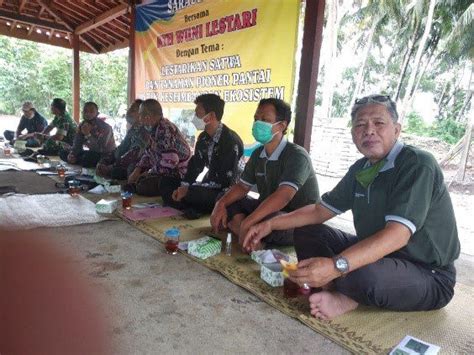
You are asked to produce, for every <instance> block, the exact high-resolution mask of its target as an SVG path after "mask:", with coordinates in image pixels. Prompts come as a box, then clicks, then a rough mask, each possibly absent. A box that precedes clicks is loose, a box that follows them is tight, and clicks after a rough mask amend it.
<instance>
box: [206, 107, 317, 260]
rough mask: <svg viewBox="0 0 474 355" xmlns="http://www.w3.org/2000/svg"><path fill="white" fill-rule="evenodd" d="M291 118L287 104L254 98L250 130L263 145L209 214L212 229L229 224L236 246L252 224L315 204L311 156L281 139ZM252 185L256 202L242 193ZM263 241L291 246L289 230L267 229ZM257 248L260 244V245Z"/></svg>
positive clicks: (315, 195)
mask: <svg viewBox="0 0 474 355" xmlns="http://www.w3.org/2000/svg"><path fill="white" fill-rule="evenodd" d="M290 121H291V108H290V106H289V105H288V104H287V103H285V102H284V101H282V100H279V99H274V98H269V99H263V100H261V101H260V102H259V105H258V107H257V111H256V112H255V116H254V123H253V128H252V134H253V136H254V138H255V140H256V141H257V142H260V143H261V144H263V145H262V146H261V147H258V148H257V149H256V150H255V151H254V152H253V153H252V156H251V157H250V160H249V161H248V162H247V164H246V166H245V170H244V172H243V174H242V176H241V178H240V181H239V183H237V184H235V185H233V186H232V187H231V188H230V190H228V191H227V192H226V194H225V195H224V196H223V197H222V198H221V199H220V200H218V201H217V203H216V205H215V207H214V210H213V212H212V215H211V225H212V227H213V228H214V229H215V230H217V229H219V228H221V227H229V229H230V230H231V231H232V232H233V233H234V234H235V235H238V236H239V243H240V244H241V245H243V241H244V236H245V234H246V233H247V231H248V229H249V228H250V227H251V226H253V225H254V224H256V223H258V222H260V221H262V220H264V219H268V218H270V217H272V216H274V215H275V214H281V213H286V212H289V211H294V210H296V209H298V208H300V207H303V206H306V205H310V204H315V203H316V202H319V199H320V198H319V190H318V183H317V180H316V175H315V173H314V170H313V165H312V163H311V158H310V157H309V155H308V153H307V152H306V151H305V150H304V149H303V148H302V147H300V146H298V145H296V144H294V143H291V142H288V141H287V139H286V137H285V133H286V130H287V127H288V125H289V124H290ZM254 185H257V189H258V193H259V194H260V196H259V198H258V200H256V199H252V198H249V197H248V196H247V193H248V192H249V191H250V189H251V188H252V187H253V186H254ZM263 242H264V243H267V244H272V245H293V231H292V230H288V231H283V232H276V233H272V234H271V235H269V236H268V237H266V238H265V240H264V241H263ZM258 247H259V248H261V247H262V245H261V244H260V243H259V246H258ZM247 251H249V250H247Z"/></svg>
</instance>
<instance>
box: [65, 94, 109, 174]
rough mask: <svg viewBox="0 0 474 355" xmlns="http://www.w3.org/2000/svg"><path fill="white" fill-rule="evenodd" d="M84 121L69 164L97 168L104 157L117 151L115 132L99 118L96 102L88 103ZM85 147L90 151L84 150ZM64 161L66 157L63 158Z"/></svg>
mask: <svg viewBox="0 0 474 355" xmlns="http://www.w3.org/2000/svg"><path fill="white" fill-rule="evenodd" d="M82 113H83V117H84V120H83V121H82V122H81V124H80V125H79V129H78V131H77V134H76V136H75V137H74V144H73V147H72V149H71V151H70V152H69V153H68V154H67V162H68V163H70V164H79V165H82V166H84V167H86V168H95V166H96V165H97V163H98V162H99V160H100V158H101V157H102V156H106V155H107V154H110V153H112V152H113V151H114V150H115V140H114V132H113V130H112V127H110V125H109V124H107V123H105V122H104V121H102V120H101V119H100V118H98V117H97V116H98V114H99V108H98V107H97V104H96V103H95V102H86V103H85V104H84V108H83V111H82ZM84 146H86V147H87V148H88V150H84ZM61 158H62V159H64V156H61Z"/></svg>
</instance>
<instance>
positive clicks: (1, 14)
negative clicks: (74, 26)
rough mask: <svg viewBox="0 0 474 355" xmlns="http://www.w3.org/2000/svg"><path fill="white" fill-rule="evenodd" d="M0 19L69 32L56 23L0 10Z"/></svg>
mask: <svg viewBox="0 0 474 355" xmlns="http://www.w3.org/2000/svg"><path fill="white" fill-rule="evenodd" d="M0 18H4V19H6V20H10V21H18V22H22V23H26V24H28V25H32V26H40V27H45V28H51V29H55V30H57V31H63V32H69V30H68V29H67V28H66V27H65V26H63V25H60V24H58V23H56V22H49V21H45V20H40V19H36V18H34V17H30V16H24V15H18V14H14V13H11V12H8V11H4V10H0Z"/></svg>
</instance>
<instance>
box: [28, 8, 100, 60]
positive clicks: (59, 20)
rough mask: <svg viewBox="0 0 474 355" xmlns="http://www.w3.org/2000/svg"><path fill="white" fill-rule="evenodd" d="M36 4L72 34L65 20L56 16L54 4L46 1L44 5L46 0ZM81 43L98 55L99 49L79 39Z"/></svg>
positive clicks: (85, 40)
mask: <svg viewBox="0 0 474 355" xmlns="http://www.w3.org/2000/svg"><path fill="white" fill-rule="evenodd" d="M36 1H37V2H38V4H40V5H41V6H43V7H44V8H45V10H46V11H47V12H48V13H49V14H50V15H51V16H53V17H54V19H56V21H58V22H61V23H63V24H64V26H66V28H67V29H68V30H69V32H74V30H73V27H72V25H71V24H69V23H68V22H67V21H66V20H64V19H62V18H61V16H59V15H58V14H57V12H59V11H57V9H56V7H55V6H54V4H51V0H48V2H47V3H46V0H36ZM81 40H82V42H84V44H85V45H86V46H87V47H89V48H90V49H91V50H92V51H93V52H94V53H97V54H98V53H99V49H98V48H96V47H95V46H94V45H93V44H92V43H90V42H89V41H88V40H87V39H85V38H81ZM72 46H74V43H73V44H72Z"/></svg>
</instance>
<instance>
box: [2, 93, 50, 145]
mask: <svg viewBox="0 0 474 355" xmlns="http://www.w3.org/2000/svg"><path fill="white" fill-rule="evenodd" d="M21 110H22V112H23V115H22V116H21V119H20V123H19V124H18V127H17V129H16V139H21V140H26V146H27V147H39V146H40V145H41V143H40V142H39V141H38V140H37V139H36V138H35V133H39V132H43V130H44V129H45V128H46V126H48V122H47V121H46V119H45V118H44V117H43V116H42V115H41V114H40V113H39V112H38V111H36V109H35V107H34V106H33V104H32V103H31V102H30V101H26V102H24V103H23V105H22V106H21ZM25 129H26V133H23V131H24V130H25ZM3 135H4V136H5V139H7V140H9V141H10V143H11V144H13V142H14V140H15V132H13V131H5V132H4V133H3Z"/></svg>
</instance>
